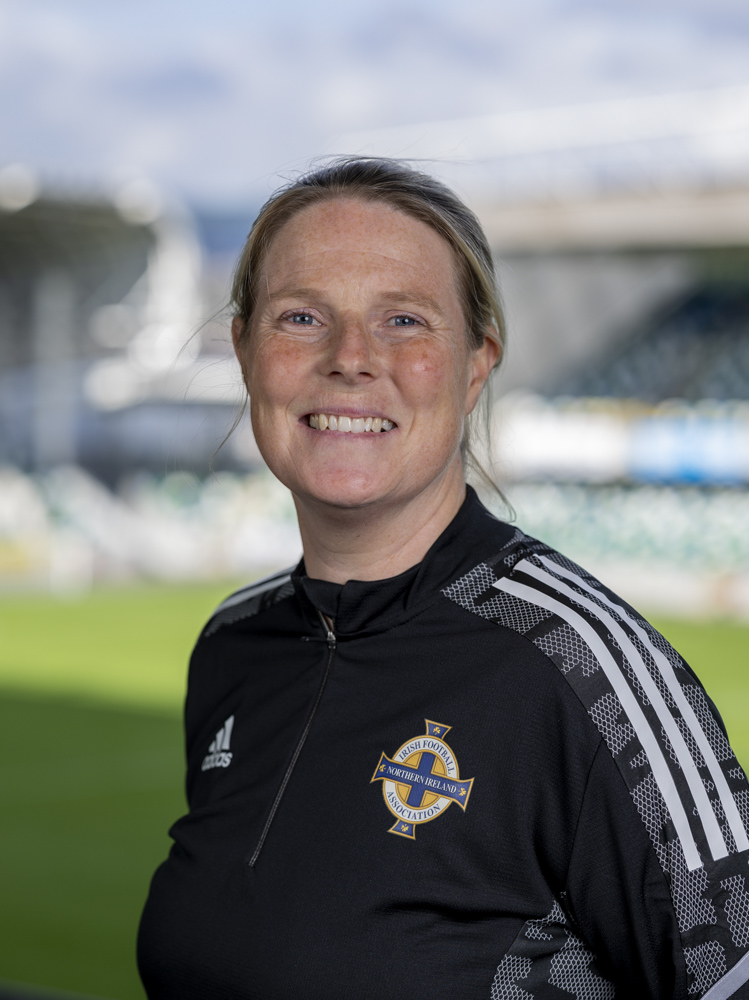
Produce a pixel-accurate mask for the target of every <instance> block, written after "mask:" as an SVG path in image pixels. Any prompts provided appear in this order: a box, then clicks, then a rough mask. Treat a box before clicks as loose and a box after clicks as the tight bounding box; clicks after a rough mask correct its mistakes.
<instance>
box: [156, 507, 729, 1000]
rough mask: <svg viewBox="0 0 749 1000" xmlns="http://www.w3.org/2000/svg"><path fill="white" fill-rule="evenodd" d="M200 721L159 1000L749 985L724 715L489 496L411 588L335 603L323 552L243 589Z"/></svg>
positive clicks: (349, 594)
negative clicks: (487, 504) (320, 577)
mask: <svg viewBox="0 0 749 1000" xmlns="http://www.w3.org/2000/svg"><path fill="white" fill-rule="evenodd" d="M331 601H333V604H334V608H333V606H332V605H331V603H330V602H331ZM316 605H317V606H316ZM331 610H334V611H335V621H334V622H332V620H331V619H332V616H331V615H330V613H329V612H330V611H331ZM326 614H327V619H326ZM331 624H332V625H333V626H334V627H331ZM185 726H186V745H187V796H188V803H189V812H188V814H187V815H186V816H185V817H183V818H182V819H180V820H179V821H178V822H177V823H176V824H175V825H174V826H173V828H172V830H171V836H172V837H173V840H174V845H173V847H172V850H171V853H170V855H169V858H168V860H167V861H166V862H165V863H164V864H163V865H162V866H161V867H160V868H159V869H158V871H157V872H156V875H155V876H154V879H153V882H152V886H151V891H150V895H149V898H148V902H147V904H146V908H145V911H144V914H143V918H142V921H141V928H140V933H139V947H138V951H139V966H140V970H141V976H142V978H143V982H144V984H145V987H146V991H147V994H148V996H149V998H151V1000H171V998H174V1000H199V998H200V1000H208V998H211V1000H215V998H222V1000H223V998H225V1000H292V998H296V997H304V998H305V1000H353V998H356V1000H406V998H407V1000H421V998H424V1000H448V998H449V1000H456V998H459V1000H479V998H481V1000H505V998H506V1000H528V998H537V1000H564V997H569V996H574V997H577V998H578V1000H599V998H600V1000H609V998H613V997H614V996H616V997H617V998H619V1000H621V998H629V997H631V998H637V1000H641V998H648V997H651V998H679V1000H687V998H693V997H694V998H697V1000H699V998H702V997H705V998H707V1000H724V998H728V997H736V998H738V997H744V998H745V997H746V996H747V995H749V987H747V985H746V983H747V981H748V980H749V957H746V953H747V949H748V948H749V891H748V890H747V887H746V882H745V879H746V877H747V875H749V867H748V864H749V840H748V839H747V833H746V825H747V820H748V819H749V786H748V785H747V782H746V778H745V777H744V774H743V772H742V770H741V768H740V767H739V765H738V763H737V761H736V759H735V757H734V756H733V754H732V752H731V749H730V746H729V745H728V741H727V739H726V735H725V731H724V729H723V726H722V723H721V721H720V718H719V716H718V714H717V712H716V710H715V708H714V707H713V705H712V703H711V702H710V701H709V700H708V699H707V697H706V695H705V693H704V691H703V689H702V687H701V686H700V684H699V681H698V680H697V678H696V677H695V676H694V674H693V673H692V671H691V670H690V669H689V667H688V666H687V665H686V664H685V663H684V661H683V660H682V659H681V658H680V657H679V656H678V654H677V653H675V651H674V650H673V649H672V648H671V647H670V646H669V645H668V643H667V642H666V641H665V640H664V639H663V637H662V636H660V635H659V634H658V633H657V632H656V631H655V630H654V629H653V628H652V627H651V626H650V625H649V624H648V623H647V622H646V621H644V619H642V618H641V617H640V616H639V615H638V614H637V613H636V612H635V611H634V610H633V609H632V608H630V607H629V606H628V605H626V604H625V603H624V602H622V601H621V599H620V598H618V597H616V595H615V594H613V593H612V592H611V591H609V590H607V589H606V588H605V587H603V586H602V585H601V584H600V583H598V581H596V580H595V579H594V578H593V577H591V576H590V575H589V574H587V573H586V572H585V571H584V570H582V569H580V567H578V566H575V565H574V564H573V563H570V562H569V561H568V560H566V559H565V558H564V557H562V556H560V555H559V554H558V553H556V552H554V551H553V550H552V549H550V548H548V547H547V546H545V545H543V544H542V543H540V542H537V541H535V540H533V539H530V538H528V537H527V536H525V535H524V534H523V533H522V532H520V531H518V530H516V529H514V528H513V527H511V526H509V525H507V524H505V523H503V522H501V521H499V520H497V519H496V518H494V517H493V516H492V515H491V514H490V513H489V512H488V511H487V510H486V509H485V508H484V507H483V506H482V505H481V504H480V502H479V501H478V499H477V498H476V496H475V494H474V493H473V491H471V490H469V491H468V494H467V497H466V501H465V503H464V504H463V506H462V508H461V510H460V511H459V513H458V515H457V516H456V518H455V519H454V521H453V522H452V523H451V524H450V525H449V526H448V528H447V529H446V530H445V532H444V533H443V534H442V535H441V536H440V538H439V539H438V540H437V542H435V544H434V545H433V546H432V548H431V549H430V551H429V552H428V553H427V555H426V557H425V559H424V560H423V562H422V563H420V564H419V566H418V567H414V568H413V569H412V570H409V571H408V572H407V573H404V574H402V575H401V576H400V577H395V578H393V579H391V580H385V581H378V582H374V583H372V582H361V581H354V580H352V581H349V582H348V583H346V584H345V585H344V586H343V587H342V588H340V590H339V591H338V592H334V591H330V590H328V592H327V593H325V588H322V590H321V588H319V587H316V586H315V584H314V581H309V580H307V579H306V577H305V574H304V567H303V564H300V566H299V567H298V568H297V570H296V571H294V572H292V573H282V574H277V575H276V576H275V577H271V578H269V579H268V580H266V581H262V582H260V583H259V584H255V585H253V586H251V587H248V588H245V589H244V590H242V591H239V592H238V593H237V594H235V595H233V596H232V597H231V598H229V599H228V600H227V601H226V602H224V604H223V605H221V607H220V608H219V609H217V612H216V613H215V614H214V616H213V617H212V619H211V620H210V621H209V623H208V624H207V626H206V627H205V629H204V630H203V632H202V634H201V637H200V639H199V641H198V643H197V645H196V648H195V651H194V653H193V657H192V661H191V666H190V676H189V685H188V696H187V702H186V711H185Z"/></svg>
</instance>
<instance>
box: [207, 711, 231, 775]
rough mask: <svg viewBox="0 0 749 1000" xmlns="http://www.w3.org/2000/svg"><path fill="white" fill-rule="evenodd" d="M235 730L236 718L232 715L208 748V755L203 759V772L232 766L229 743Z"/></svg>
mask: <svg viewBox="0 0 749 1000" xmlns="http://www.w3.org/2000/svg"><path fill="white" fill-rule="evenodd" d="M233 728H234V716H233V715H230V716H229V718H228V719H227V720H226V722H225V723H224V724H223V726H222V727H221V728H220V729H219V731H218V732H217V733H216V737H215V739H214V740H213V742H212V743H211V745H210V746H209V747H208V753H207V754H206V756H205V757H204V758H203V763H202V765H201V767H200V770H201V771H210V769H211V768H212V767H228V766H229V764H231V757H232V755H231V750H229V741H230V740H231V731H232V729H233Z"/></svg>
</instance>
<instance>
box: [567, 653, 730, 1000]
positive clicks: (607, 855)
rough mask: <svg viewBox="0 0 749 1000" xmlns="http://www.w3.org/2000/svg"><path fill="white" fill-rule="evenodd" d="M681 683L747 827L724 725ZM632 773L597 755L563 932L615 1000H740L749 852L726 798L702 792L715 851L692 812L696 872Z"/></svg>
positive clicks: (656, 801) (605, 751) (647, 778)
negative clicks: (577, 943)
mask: <svg viewBox="0 0 749 1000" xmlns="http://www.w3.org/2000/svg"><path fill="white" fill-rule="evenodd" d="M688 676H689V679H690V682H692V681H694V684H691V683H690V686H692V687H694V691H693V692H692V695H691V697H692V698H693V700H694V701H695V704H697V703H699V704H700V705H701V711H700V713H699V714H700V716H701V725H702V727H703V736H705V735H707V737H708V739H709V742H710V743H711V744H712V746H713V748H714V750H715V751H716V757H717V758H718V762H719V763H720V765H721V768H722V769H725V770H724V772H723V773H724V774H725V777H726V779H727V781H726V785H727V786H728V794H730V795H731V796H732V799H733V801H734V803H736V805H737V806H738V807H739V808H738V809H737V812H738V813H739V816H740V818H741V822H742V826H744V827H745V824H746V806H747V804H748V803H749V786H747V783H746V778H745V776H744V773H743V771H742V770H741V768H740V767H739V766H738V763H737V762H736V759H735V758H734V757H733V754H732V752H731V750H730V746H729V745H728V741H727V739H726V736H725V733H724V730H723V728H722V723H721V722H720V717H719V716H718V715H717V712H715V710H714V708H713V706H712V705H711V703H710V702H709V700H708V699H707V697H706V696H705V695H704V693H703V692H702V689H701V687H699V686H698V685H697V683H696V679H695V678H694V675H693V674H691V672H689V674H688ZM696 691H699V692H700V694H699V696H697V695H696V694H695V693H694V692H696ZM685 731H686V730H685ZM693 750H694V757H695V758H696V764H703V767H704V761H703V760H702V759H700V757H699V754H698V749H697V747H696V741H695V746H694V747H693ZM632 764H635V766H634V767H632V768H631V769H632V770H633V771H637V770H638V766H637V765H639V767H640V768H641V769H642V774H641V776H640V780H639V781H636V782H635V783H632V784H630V783H628V782H625V780H624V778H623V776H622V773H621V770H620V768H619V766H618V764H617V762H616V761H615V759H614V756H613V755H612V753H611V751H610V748H609V747H607V746H606V745H605V743H602V745H601V747H600V749H599V752H598V753H597V755H596V759H595V761H594V763H593V766H592V768H591V772H590V777H589V781H588V785H587V788H586V793H585V797H584V800H583V805H582V809H581V812H580V817H579V822H578V827H577V832H576V837H575V843H574V848H573V852H572V856H571V860H570V866H569V871H568V879H567V887H566V888H567V893H566V902H567V910H568V913H569V917H570V921H571V923H572V924H573V925H575V926H576V928H577V929H578V930H579V934H580V937H581V938H582V940H584V941H585V942H586V944H587V945H588V946H589V948H590V949H591V951H592V952H593V954H594V955H595V956H596V960H597V964H598V966H599V969H600V972H601V974H602V975H603V976H604V977H605V978H606V979H607V980H609V981H611V982H612V983H614V984H615V985H616V997H617V1000H621V998H624V997H632V998H633V1000H634V998H644V997H653V998H659V1000H660V998H664V1000H665V998H669V1000H670V998H678V1000H688V998H692V997H694V998H698V1000H699V998H703V1000H728V998H733V1000H746V998H748V997H749V891H748V890H747V885H746V878H747V876H749V851H748V850H747V849H746V846H745V845H744V844H742V843H738V844H737V843H736V841H737V840H738V839H739V837H738V836H734V833H735V832H736V826H735V823H734V824H733V830H732V828H731V824H729V822H728V820H727V818H726V813H727V812H728V808H727V806H728V803H727V802H725V801H724V798H725V794H726V789H725V787H724V788H723V790H722V791H723V796H721V794H720V793H719V791H718V789H716V787H715V783H714V782H712V781H710V780H704V787H705V789H706V791H707V793H708V801H709V802H710V805H711V807H712V809H713V812H714V814H715V815H716V817H717V818H718V819H719V822H718V824H717V826H718V829H719V830H720V833H721V834H722V842H723V844H724V847H723V848H722V850H721V849H720V848H719V847H718V848H716V845H715V842H713V843H709V842H708V839H707V836H706V834H705V831H704V829H703V826H702V823H701V817H700V815H699V813H698V810H697V807H696V806H694V805H693V803H692V804H690V808H689V813H690V814H691V815H690V816H689V819H690V826H691V829H692V831H693V833H694V839H695V842H696V845H697V848H698V851H699V854H700V859H699V860H700V862H701V863H700V864H695V862H694V861H692V863H691V866H690V863H689V859H688V858H687V856H686V854H685V851H684V847H683V844H682V842H681V840H680V839H679V836H678V833H677V831H676V830H675V829H674V825H673V820H672V819H671V817H670V814H669V811H668V809H667V807H666V804H665V802H664V800H663V798H662V796H661V794H660V791H659V789H658V786H657V785H656V782H655V780H654V778H653V776H652V772H651V771H650V770H649V769H648V767H647V762H646V760H645V759H644V757H643V758H641V759H640V760H639V761H638V760H637V758H635V759H634V760H630V761H629V766H631V765H632ZM731 765H732V766H731ZM711 786H712V787H711ZM677 788H681V785H680V784H678V785H677ZM686 804H687V803H686V802H685V805H686ZM741 813H743V814H744V815H743V816H741ZM713 854H717V855H719V856H718V857H717V858H716V857H714V856H713Z"/></svg>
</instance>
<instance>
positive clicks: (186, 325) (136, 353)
mask: <svg viewBox="0 0 749 1000" xmlns="http://www.w3.org/2000/svg"><path fill="white" fill-rule="evenodd" d="M201 263H202V259H201V249H200V245H199V243H198V240H197V238H196V235H195V232H194V229H193V225H192V222H191V219H190V217H189V215H188V214H187V213H186V212H185V211H184V210H183V209H181V208H180V206H178V205H174V204H167V203H166V201H165V199H164V197H163V195H162V194H161V193H160V192H159V191H158V190H157V189H156V187H155V186H154V185H153V184H152V183H151V182H150V181H149V180H147V179H145V178H141V177H136V178H132V179H131V180H129V181H127V182H126V183H124V184H122V185H120V186H119V187H118V188H116V189H115V190H112V191H109V192H102V191H98V192H91V191H90V190H83V191H81V190H73V189H71V188H68V189H66V190H59V189H58V190H55V189H52V188H50V187H45V186H44V185H42V184H41V183H40V182H39V181H38V179H37V178H36V177H35V176H34V175H33V173H32V172H31V171H30V170H29V169H28V168H26V167H24V166H22V165H18V164H15V165H10V166H6V167H5V168H4V169H0V463H2V462H5V463H9V464H12V465H16V466H19V467H20V468H24V469H27V470H35V471H39V472H43V471H46V470H49V469H51V468H53V467H55V466H59V465H61V464H66V463H67V464H70V463H75V462H79V463H81V464H83V465H84V466H88V467H89V468H92V469H93V470H94V471H101V470H100V469H98V468H97V466H98V465H102V466H106V467H107V468H106V470H105V474H107V475H109V476H114V477H116V476H117V475H118V469H119V467H120V466H122V465H123V464H124V465H127V464H128V463H129V464H130V465H137V464H139V455H138V448H139V447H140V446H141V445H142V444H144V443H145V444H146V445H147V446H148V447H151V451H152V453H153V454H157V453H158V454H157V460H156V464H158V462H160V463H161V466H162V468H163V465H164V460H163V453H164V450H165V447H167V446H163V447H162V446H161V445H159V446H158V447H157V446H156V442H155V439H157V438H159V437H161V438H164V437H165V436H169V435H172V436H173V426H174V420H173V419H172V420H171V424H170V426H169V427H167V428H166V430H164V428H165V421H164V420H163V419H162V417H163V414H161V416H160V415H159V414H156V415H154V413H153V412H152V413H151V414H150V416H148V415H146V416H144V414H143V412H142V406H143V405H148V404H149V403H153V402H154V401H157V402H159V401H161V402H164V401H166V402H167V403H172V404H176V407H177V408H178V407H179V406H180V405H181V404H182V403H183V402H184V400H185V399H186V398H187V397H188V396H189V392H190V389H191V387H192V386H193V384H194V383H195V382H196V381H197V383H198V384H199V388H198V392H199V394H200V395H201V398H202V399H205V398H207V399H208V400H209V401H212V402H215V401H216V399H218V398H219V396H221V394H222V393H223V396H221V399H220V401H221V402H227V401H229V402H231V401H230V400H227V385H228V386H229V393H228V394H229V395H231V387H232V385H233V383H234V382H236V377H235V373H234V372H229V371H227V372H223V371H222V372H221V373H218V374H217V372H216V367H217V366H218V367H221V364H222V363H221V362H220V361H219V362H217V363H216V364H214V365H213V366H212V376H211V378H212V382H211V384H208V385H206V378H203V380H202V382H201V371H202V369H201V367H200V365H199V363H198V361H197V355H198V353H199V350H200V338H199V332H198V331H199V321H200V318H201V308H202V302H201V284H200V282H201ZM209 381H210V380H209ZM217 386H218V387H219V388H218V389H217V388H216V387H217ZM139 406H141V412H140V413H139V414H135V417H136V418H137V419H130V422H129V424H128V423H127V421H125V423H123V420H122V419H119V423H118V422H117V419H118V418H122V417H123V416H124V415H127V414H130V417H133V411H134V410H137V409H138V407H139ZM173 409H174V407H173ZM226 409H227V408H226V407H224V410H225V411H226ZM169 423H170V421H169V420H167V421H166V424H169ZM220 423H221V426H222V428H223V425H224V424H225V423H226V412H225V413H224V416H223V418H222V420H221V421H220ZM210 436H211V442H210V444H206V446H205V447H204V448H203V451H204V452H205V451H207V457H208V458H210V454H211V453H212V451H213V449H214V448H215V446H216V444H217V443H218V441H220V440H221V436H222V434H221V433H219V434H216V432H215V428H214V431H213V433H212V435H210ZM136 439H137V440H136ZM138 442H140V444H139V443H138ZM162 445H163V441H162ZM159 448H160V450H159ZM159 455H160V456H162V457H160V458H159V457H158V456H159ZM201 459H205V455H201ZM206 464H207V459H206ZM120 471H121V470H120Z"/></svg>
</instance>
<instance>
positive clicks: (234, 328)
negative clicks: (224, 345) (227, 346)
mask: <svg viewBox="0 0 749 1000" xmlns="http://www.w3.org/2000/svg"><path fill="white" fill-rule="evenodd" d="M246 328H247V323H246V321H245V320H243V319H242V317H241V316H235V317H234V319H233V320H232V321H231V342H232V344H233V345H234V353H235V354H236V356H237V361H238V362H239V367H240V368H241V369H242V379H243V381H244V384H245V387H246V388H247V391H248V392H249V389H250V383H249V372H248V370H247V343H246V342H243V340H244V333H245V330H246Z"/></svg>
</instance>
